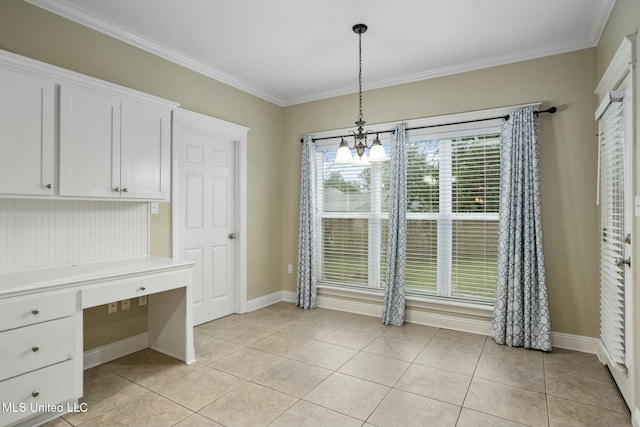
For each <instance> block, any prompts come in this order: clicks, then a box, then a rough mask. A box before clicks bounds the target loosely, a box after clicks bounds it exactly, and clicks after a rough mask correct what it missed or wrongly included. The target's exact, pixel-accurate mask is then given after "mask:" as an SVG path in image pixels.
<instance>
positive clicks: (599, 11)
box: [588, 0, 616, 46]
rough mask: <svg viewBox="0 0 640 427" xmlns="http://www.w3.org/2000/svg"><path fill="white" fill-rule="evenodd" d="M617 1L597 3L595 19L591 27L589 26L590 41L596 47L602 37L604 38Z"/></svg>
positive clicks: (607, 0)
mask: <svg viewBox="0 0 640 427" xmlns="http://www.w3.org/2000/svg"><path fill="white" fill-rule="evenodd" d="M615 4H616V1H615V0H599V1H598V2H597V6H596V10H595V12H594V14H593V19H592V20H591V25H590V26H589V31H588V34H589V36H588V37H589V40H591V43H593V45H594V46H597V45H598V43H599V42H600V37H602V32H603V31H604V27H606V25H607V21H608V20H609V16H610V15H611V12H612V11H613V7H614V6H615Z"/></svg>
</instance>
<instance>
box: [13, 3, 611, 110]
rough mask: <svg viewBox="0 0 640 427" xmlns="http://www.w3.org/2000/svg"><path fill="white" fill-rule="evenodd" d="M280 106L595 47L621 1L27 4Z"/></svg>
mask: <svg viewBox="0 0 640 427" xmlns="http://www.w3.org/2000/svg"><path fill="white" fill-rule="evenodd" d="M26 1H28V2H30V3H32V4H35V5H37V6H40V7H43V8H45V9H47V10H50V11H52V12H54V13H57V14H59V15H62V16H65V17H67V18H69V19H72V20H74V21H77V22H80V23H81V24H83V25H87V26H89V27H91V28H94V29H96V30H98V31H101V32H103V33H106V34H109V35H111V36H114V37H116V38H118V39H120V40H123V41H126V42H128V43H131V44H133V45H135V46H138V47H141V48H143V49H145V50H148V51H150V52H152V53H155V54H157V55H159V56H162V57H164V58H167V59H169V60H172V61H174V62H176V63H179V64H181V65H184V66H187V67H189V68H192V69H194V70H196V71H198V72H200V73H202V74H205V75H208V76H210V77H213V78H215V79H217V80H220V81H222V82H224V83H227V84H229V85H231V86H234V87H236V88H238V89H242V90H244V91H246V92H249V93H252V94H254V95H256V96H259V97H261V98H264V99H267V100H269V101H271V102H274V103H276V104H278V105H292V104H297V103H301V102H306V101H311V100H316V99H322V98H327V97H330V96H336V95H342V94H347V93H353V92H357V91H358V79H357V76H358V62H357V55H358V37H357V35H356V34H354V33H353V32H352V30H351V27H352V26H353V25H354V24H356V23H360V22H362V23H364V24H367V25H368V26H369V31H367V33H366V34H364V35H363V36H362V44H363V80H364V89H365V90H366V89H373V88H378V87H384V86H390V85H394V84H399V83H405V82H410V81H416V80H422V79H426V78H430V77H436V76H442V75H448V74H454V73H459V72H463V71H469V70H474V69H479V68H485V67H490V66H494V65H499V64H505V63H510V62H515V61H521V60H525V59H531V58H537V57H541V56H547V55H552V54H556V53H562V52H568V51H572V50H578V49H583V48H587V47H592V46H595V45H596V44H597V42H598V39H599V38H600V34H601V33H602V30H603V28H604V25H605V23H606V20H607V18H608V17H609V14H610V12H611V9H612V8H613V5H614V3H615V0H396V1H391V0H321V1H318V0H268V1H267V0H179V1H176V0H108V1H106V0H26Z"/></svg>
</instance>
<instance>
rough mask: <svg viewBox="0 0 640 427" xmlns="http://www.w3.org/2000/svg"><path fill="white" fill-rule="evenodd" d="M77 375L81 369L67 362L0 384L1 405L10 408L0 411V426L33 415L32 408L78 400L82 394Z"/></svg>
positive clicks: (71, 361) (70, 361)
mask: <svg viewBox="0 0 640 427" xmlns="http://www.w3.org/2000/svg"><path fill="white" fill-rule="evenodd" d="M80 372H81V368H80V366H78V365H77V364H76V363H75V361H73V360H68V361H66V362H62V363H58V364H57V365H53V366H49V367H48V368H44V369H39V370H37V371H34V372H30V373H28V374H24V375H20V376H19V377H15V378H11V379H9V380H5V381H0V402H3V403H4V404H5V405H10V406H11V407H10V408H7V409H9V410H8V411H0V425H2V426H5V425H8V424H10V423H12V422H14V421H17V420H19V419H21V418H26V417H29V416H31V415H33V412H31V409H34V408H37V406H38V405H46V404H49V405H57V404H59V403H61V402H64V401H67V400H70V399H77V398H79V397H80V396H79V394H81V393H82V391H81V390H77V389H76V388H77V384H78V381H77V379H78V378H77V376H78V375H79V374H80ZM23 408H24V410H23Z"/></svg>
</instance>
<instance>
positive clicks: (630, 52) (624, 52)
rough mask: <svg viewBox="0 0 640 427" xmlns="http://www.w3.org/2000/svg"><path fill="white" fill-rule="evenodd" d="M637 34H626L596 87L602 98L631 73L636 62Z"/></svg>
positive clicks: (596, 91) (599, 96)
mask: <svg viewBox="0 0 640 427" xmlns="http://www.w3.org/2000/svg"><path fill="white" fill-rule="evenodd" d="M636 37H637V33H636V34H632V35H630V36H626V37H625V38H624V39H623V40H622V43H621V44H620V47H619V48H618V50H617V51H616V54H615V55H614V56H613V59H612V60H611V62H610V63H609V66H608V67H607V70H606V71H605V72H604V74H603V75H602V78H601V79H600V83H598V86H597V87H596V90H595V93H596V94H597V95H598V98H599V99H600V100H603V99H604V98H605V96H606V95H607V94H608V93H609V92H611V91H612V90H614V89H615V88H616V87H618V86H619V85H620V83H621V82H622V80H624V78H625V77H626V76H627V74H629V71H630V70H631V67H632V66H633V65H634V64H635V63H636V48H635V45H636Z"/></svg>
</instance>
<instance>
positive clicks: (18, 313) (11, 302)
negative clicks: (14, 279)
mask: <svg viewBox="0 0 640 427" xmlns="http://www.w3.org/2000/svg"><path fill="white" fill-rule="evenodd" d="M75 312H76V292H64V293H49V294H39V295H37V296H33V295H27V296H22V297H15V298H8V299H5V300H0V313H2V316H0V331H6V330H8V329H13V328H19V327H22V326H28V325H33V324H34V323H40V322H46V321H48V320H53V319H59V318H61V317H66V316H71V315H72V314H75Z"/></svg>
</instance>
